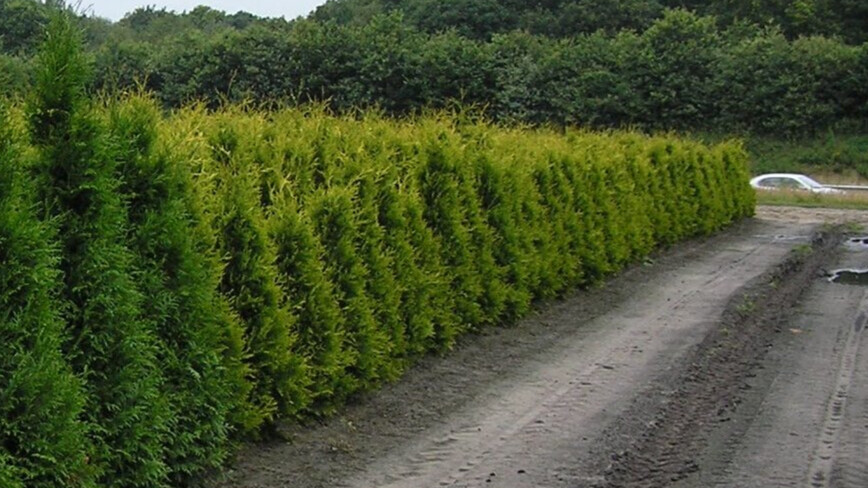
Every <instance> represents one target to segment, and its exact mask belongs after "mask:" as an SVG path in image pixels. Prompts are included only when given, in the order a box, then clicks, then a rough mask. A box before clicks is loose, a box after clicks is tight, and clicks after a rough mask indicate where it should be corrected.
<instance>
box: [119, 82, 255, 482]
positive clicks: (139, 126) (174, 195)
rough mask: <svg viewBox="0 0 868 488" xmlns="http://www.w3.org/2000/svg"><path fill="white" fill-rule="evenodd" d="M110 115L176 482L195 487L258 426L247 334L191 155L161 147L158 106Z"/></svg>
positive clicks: (122, 105)
mask: <svg viewBox="0 0 868 488" xmlns="http://www.w3.org/2000/svg"><path fill="white" fill-rule="evenodd" d="M107 112H108V116H109V123H110V129H111V133H112V136H113V137H112V144H113V149H114V152H115V154H116V158H117V160H118V161H119V167H118V173H119V174H120V175H121V177H122V186H121V191H122V192H123V193H124V195H125V196H126V198H127V202H128V206H129V218H130V226H131V229H132V231H131V232H130V240H129V245H130V248H131V249H132V250H133V251H134V252H135V254H136V257H137V259H136V261H137V267H138V269H139V274H138V282H139V287H140V289H141V291H142V292H143V293H144V294H145V295H146V296H147V297H148V300H147V301H145V302H144V303H143V306H142V308H143V313H144V315H145V317H147V320H148V321H149V322H150V324H149V325H150V326H151V327H153V328H154V330H155V332H156V334H157V336H158V338H159V341H160V342H159V348H158V350H157V361H158V363H159V365H160V367H161V369H162V371H163V374H164V376H165V381H166V383H167V384H169V385H171V388H167V389H165V390H164V394H165V397H166V400H167V401H168V403H169V407H170V409H171V412H172V422H171V425H170V429H169V431H168V435H167V437H166V447H165V449H166V464H167V466H168V468H169V471H170V472H169V479H170V481H171V484H172V486H187V485H189V484H190V483H191V482H192V481H194V480H196V479H197V478H199V477H201V476H203V475H204V474H205V473H206V472H207V470H209V469H212V470H213V469H216V468H219V467H220V466H221V465H222V464H223V463H224V461H225V460H226V458H227V457H228V455H229V449H228V446H229V444H228V442H227V440H228V438H229V436H230V434H231V433H230V429H242V430H243V429H245V428H248V427H249V426H248V425H246V422H245V421H244V420H243V418H244V417H247V416H248V414H246V413H244V410H246V409H247V408H246V407H249V406H248V405H245V400H246V398H247V395H248V393H249V389H250V388H249V385H248V383H247V381H246V375H247V373H248V371H249V368H247V367H246V366H245V365H244V363H243V357H242V351H243V349H242V347H241V346H240V344H239V340H240V338H241V337H242V336H243V331H242V329H241V324H240V322H239V321H238V320H237V317H236V316H234V315H233V314H232V313H231V312H230V310H229V308H228V302H227V301H226V300H225V298H224V297H223V296H222V295H220V294H219V292H218V287H219V283H220V277H221V275H222V271H223V267H222V265H221V264H220V261H219V260H218V259H217V257H216V253H215V249H214V247H213V246H214V239H213V238H212V237H211V234H212V233H211V230H210V228H208V227H207V221H206V220H205V217H204V215H203V214H202V209H201V206H200V204H199V203H198V202H197V200H196V197H197V195H196V192H195V189H194V187H193V177H192V172H191V168H190V165H189V161H187V160H178V159H175V158H174V157H173V155H172V154H171V153H169V152H168V150H167V149H166V148H165V146H158V144H157V137H158V135H159V127H158V122H159V119H160V112H159V109H158V108H157V107H156V105H155V104H154V103H153V101H152V100H150V99H148V98H146V97H144V96H140V95H137V96H133V97H131V98H129V99H128V100H126V101H123V102H116V103H113V104H111V105H110V106H109V107H108V109H107ZM239 414H240V415H241V417H242V420H241V421H240V422H239V421H238V419H237V418H236V416H237V415H239ZM257 422H258V421H257Z"/></svg>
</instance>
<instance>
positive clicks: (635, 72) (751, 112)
mask: <svg viewBox="0 0 868 488" xmlns="http://www.w3.org/2000/svg"><path fill="white" fill-rule="evenodd" d="M861 3H864V2H852V1H826V0H824V1H810V0H803V1H799V2H780V1H764V2H731V1H723V0H721V1H711V2H683V1H664V0H618V1H611V0H607V1H602V0H565V1H547V2H530V3H528V2H517V1H516V2H514V1H491V0H451V1H449V2H443V1H440V2H432V1H429V0H402V1H385V0H343V1H333V2H329V3H327V4H326V5H324V6H323V7H322V8H321V9H320V10H319V11H318V12H317V13H316V14H315V15H313V16H312V17H311V19H297V20H294V21H285V20H282V19H257V18H255V17H253V16H250V15H245V14H243V13H237V14H233V15H226V14H223V13H221V12H218V11H215V10H211V9H209V8H207V7H199V8H196V9H194V10H192V11H190V12H188V13H185V14H174V13H172V12H166V11H164V10H155V9H153V8H143V9H139V10H137V11H135V12H133V13H131V14H129V15H128V16H127V17H125V18H124V19H123V20H121V21H120V22H118V23H116V24H110V23H107V22H104V21H100V20H99V19H94V18H88V17H82V18H79V19H78V20H79V22H80V23H81V25H83V26H84V27H85V30H86V33H87V35H88V41H89V44H90V46H91V48H92V50H93V51H94V53H95V57H96V65H97V68H98V69H97V70H96V72H97V78H96V80H95V83H94V88H96V89H105V90H109V91H111V90H115V89H128V88H130V87H134V86H136V84H137V83H143V84H145V85H146V86H147V87H148V88H149V89H150V90H152V91H153V92H154V93H155V94H156V95H157V97H158V98H159V100H160V101H161V102H162V104H163V105H164V106H165V107H179V106H181V105H183V104H184V103H186V102H189V101H191V100H204V101H206V102H207V103H208V104H209V105H210V106H212V107H214V106H217V105H219V104H220V103H222V101H224V100H226V99H228V100H232V101H241V100H254V101H257V102H263V103H274V102H275V101H281V102H288V103H292V104H295V103H307V102H311V101H317V102H324V103H327V104H328V105H329V107H330V108H331V109H334V110H337V111H353V110H356V109H358V108H359V107H374V106H376V107H378V108H380V109H382V110H385V111H386V112H387V113H389V114H393V115H403V114H410V113H414V112H418V111H420V110H424V109H426V108H431V107H433V108H444V107H446V108H451V107H452V106H453V104H456V103H460V104H462V105H465V106H467V105H472V106H475V107H477V108H479V109H480V110H484V111H485V112H486V115H487V116H488V117H490V118H492V119H493V120H496V121H498V122H520V123H531V124H556V125H581V126H584V127H596V128H600V127H603V128H624V127H631V128H638V129H641V130H646V131H656V130H678V131H694V132H695V131H703V132H714V133H716V134H733V133H742V134H744V133H748V134H751V135H754V134H762V135H774V136H778V137H801V136H804V135H806V134H816V133H821V132H825V131H826V130H828V129H834V130H836V131H853V132H857V133H858V132H860V131H864V130H865V123H866V121H868V113H866V108H865V107H868V88H866V87H868V44H865V41H866V40H868V31H866V30H865V27H864V22H863V23H862V24H863V25H861V26H860V25H859V24H858V22H857V21H856V20H855V19H861V18H865V13H866V12H865V7H864V6H863V5H861ZM48 8H49V7H46V6H45V5H43V4H39V3H37V2H35V1H33V0H4V1H0V32H2V33H4V35H3V39H2V42H0V68H2V69H0V93H4V92H21V91H22V90H24V89H25V88H26V86H27V84H28V81H29V77H30V76H31V71H32V70H31V69H30V66H29V61H28V59H29V57H30V55H32V52H33V50H34V46H35V45H36V44H37V43H36V39H38V35H37V34H38V33H39V32H40V29H39V26H40V24H41V23H42V22H44V19H45V17H46V10H47V9H48ZM668 8H675V10H670V9H668ZM682 8H683V9H682ZM685 9H686V10H685Z"/></svg>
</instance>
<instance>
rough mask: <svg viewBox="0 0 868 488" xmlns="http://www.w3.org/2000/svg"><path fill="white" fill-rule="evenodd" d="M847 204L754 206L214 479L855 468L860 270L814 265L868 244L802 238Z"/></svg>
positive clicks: (510, 479) (239, 482) (495, 481)
mask: <svg viewBox="0 0 868 488" xmlns="http://www.w3.org/2000/svg"><path fill="white" fill-rule="evenodd" d="M800 212H801V213H800ZM854 219H856V220H865V221H868V218H865V216H863V215H861V214H859V213H852V212H850V213H847V212H840V213H839V212H832V213H826V214H824V213H823V212H822V211H798V210H780V209H760V210H759V212H758V217H757V218H756V219H753V220H751V221H747V222H744V223H741V224H739V225H736V226H735V227H733V228H731V229H729V230H727V231H725V232H723V233H721V234H719V235H717V236H715V237H712V238H708V239H704V240H699V241H693V242H690V243H686V244H682V245H678V246H676V247H674V248H672V249H669V250H666V251H663V252H660V253H658V254H657V255H656V256H654V257H653V259H651V260H648V261H647V262H646V263H645V264H643V265H639V266H635V267H633V268H631V269H629V270H627V271H625V272H623V273H621V274H620V275H619V276H617V277H615V278H613V279H612V280H610V281H609V282H607V284H606V285H604V286H603V287H601V288H599V289H595V290H590V291H584V292H577V293H574V294H571V295H569V296H566V297H564V298H563V299H561V300H558V301H556V302H553V303H548V304H543V305H541V306H540V307H539V311H538V313H536V314H535V315H533V316H532V317H529V318H527V319H525V320H524V321H522V322H521V323H519V324H517V325H515V326H513V327H509V328H503V329H492V330H490V331H488V332H487V333H486V334H485V335H478V336H473V337H468V338H466V339H465V340H463V341H462V342H461V343H460V344H459V346H458V347H456V349H455V350H454V351H452V352H451V353H449V354H447V355H446V356H445V357H442V358H441V357H430V358H426V359H425V360H424V361H422V363H420V364H419V365H418V366H417V367H416V368H414V369H413V370H412V371H410V372H409V373H408V374H407V376H406V377H405V378H404V379H403V380H402V381H400V382H398V383H396V384H394V385H389V386H388V387H387V388H385V389H384V390H383V391H381V392H378V393H375V394H371V395H369V396H366V397H363V398H359V399H358V400H357V402H355V404H354V405H352V406H351V407H350V408H349V409H347V411H346V412H345V413H344V414H343V415H341V416H339V417H337V418H334V419H330V420H329V421H327V422H325V423H323V424H321V425H312V426H293V427H287V428H286V429H285V432H284V434H285V436H286V438H287V441H286V442H276V443H272V444H269V445H265V446H255V447H252V448H250V449H248V450H247V451H245V452H244V453H242V456H241V458H240V460H239V463H238V465H237V467H236V470H235V471H233V472H230V473H229V478H228V480H227V481H226V482H225V483H224V484H223V486H226V487H229V486H233V487H236V486H237V487H251V488H252V487H263V488H264V487H293V488H307V487H333V486H334V487H359V488H362V487H365V488H367V487H394V488H400V487H407V488H410V487H413V488H426V487H438V486H459V487H477V486H492V487H494V486H499V487H509V488H519V487H583V486H594V487H598V486H684V487H706V486H732V487H752V486H757V487H759V486H764V487H765V486H817V487H826V486H830V487H853V488H862V487H865V486H868V469H866V466H868V385H866V384H865V382H864V381H862V378H868V376H866V375H868V353H866V349H865V347H863V346H864V342H865V341H866V339H865V338H864V334H863V332H862V331H863V329H864V328H865V322H866V311H868V293H866V291H868V288H864V287H859V286H851V285H841V284H835V283H829V282H827V281H826V280H825V279H824V278H823V277H822V276H821V275H822V274H823V273H822V271H820V270H821V269H823V268H824V267H856V268H858V267H868V247H865V246H863V247H864V249H863V247H859V246H853V247H852V248H845V247H844V246H842V245H840V243H839V242H838V241H837V240H835V239H833V238H832V237H827V238H825V239H820V240H814V239H812V236H813V235H814V234H815V232H816V231H817V230H818V228H819V224H821V223H823V222H824V221H827V220H834V221H837V222H840V221H849V220H854ZM811 246H813V248H814V249H815V251H814V252H809V249H810V248H811ZM829 269H831V268H829Z"/></svg>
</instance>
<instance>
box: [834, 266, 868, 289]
mask: <svg viewBox="0 0 868 488" xmlns="http://www.w3.org/2000/svg"><path fill="white" fill-rule="evenodd" d="M829 281H830V282H832V283H841V284H842V285H860V286H868V269H839V270H836V271H832V274H831V276H830V277H829Z"/></svg>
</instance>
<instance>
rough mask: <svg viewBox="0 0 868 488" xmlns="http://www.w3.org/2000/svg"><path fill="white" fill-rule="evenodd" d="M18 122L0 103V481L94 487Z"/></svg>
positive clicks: (53, 273)
mask: <svg viewBox="0 0 868 488" xmlns="http://www.w3.org/2000/svg"><path fill="white" fill-rule="evenodd" d="M19 122H20V121H19V120H13V118H12V117H11V115H10V114H9V112H8V110H7V108H6V107H5V106H4V105H3V102H2V101H0V168H3V170H2V171H0V338H2V341H0V446H2V447H0V486H4V487H7V486H8V487H15V486H19V487H24V486H27V487H33V488H48V487H59V486H69V487H88V486H94V485H93V474H94V473H93V472H92V471H93V469H92V468H91V467H90V466H89V464H88V456H90V455H91V446H90V443H89V441H88V439H87V437H86V434H87V431H86V427H87V426H86V424H84V423H82V422H81V421H80V416H81V415H82V409H83V406H84V392H83V390H82V385H81V382H80V381H79V380H78V378H76V377H75V376H73V374H72V371H71V369H70V367H69V365H68V364H67V363H66V361H65V359H64V358H63V356H62V353H61V345H62V343H63V337H64V334H65V332H64V323H63V320H62V318H61V316H60V313H59V312H60V310H59V306H58V302H57V293H58V292H59V288H60V286H59V285H60V283H61V277H60V275H59V273H58V270H57V264H58V263H57V254H56V252H55V251H56V249H53V248H52V247H50V246H49V245H48V244H47V243H48V242H50V240H51V236H50V233H49V232H48V229H46V227H45V226H44V225H43V224H42V223H41V222H39V220H38V219H37V218H36V215H35V214H34V212H33V203H34V202H33V196H34V194H33V190H34V187H33V184H32V181H30V179H29V178H27V177H26V173H25V169H26V160H27V159H28V156H27V155H26V154H25V149H24V147H23V145H24V142H23V139H25V137H26V136H25V135H24V134H23V132H24V129H23V127H22V124H21V123H19Z"/></svg>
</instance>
